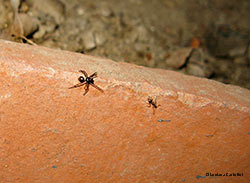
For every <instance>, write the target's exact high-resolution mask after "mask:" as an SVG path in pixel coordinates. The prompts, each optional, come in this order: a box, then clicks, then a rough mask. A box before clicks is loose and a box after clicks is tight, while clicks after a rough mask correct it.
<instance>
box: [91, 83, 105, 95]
mask: <svg viewBox="0 0 250 183" xmlns="http://www.w3.org/2000/svg"><path fill="white" fill-rule="evenodd" d="M90 84H91V85H92V86H93V87H94V88H96V89H97V90H99V91H100V92H102V93H104V91H103V90H102V89H101V88H99V87H98V86H96V85H95V84H93V83H90Z"/></svg>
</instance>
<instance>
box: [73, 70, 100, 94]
mask: <svg viewBox="0 0 250 183" xmlns="http://www.w3.org/2000/svg"><path fill="white" fill-rule="evenodd" d="M79 72H81V73H83V74H84V76H85V77H86V78H84V77H83V76H80V77H79V78H78V81H79V82H80V83H78V84H76V85H74V86H72V87H69V89H72V88H77V87H81V86H83V85H85V86H84V90H85V92H84V93H83V95H86V94H87V93H88V91H89V85H91V86H93V87H94V88H96V89H97V90H99V91H100V92H102V93H103V92H104V91H103V90H102V89H101V88H99V87H98V86H96V85H95V84H94V78H96V77H97V72H95V73H93V74H91V75H90V76H88V74H87V72H86V71H84V70H80V71H79Z"/></svg>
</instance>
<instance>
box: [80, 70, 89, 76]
mask: <svg viewBox="0 0 250 183" xmlns="http://www.w3.org/2000/svg"><path fill="white" fill-rule="evenodd" d="M79 72H81V73H83V74H84V76H85V77H88V74H87V72H86V71H85V70H79Z"/></svg>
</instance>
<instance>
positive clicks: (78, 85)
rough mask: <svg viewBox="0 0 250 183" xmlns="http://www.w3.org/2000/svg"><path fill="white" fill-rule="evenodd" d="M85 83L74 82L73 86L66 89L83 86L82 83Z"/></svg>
mask: <svg viewBox="0 0 250 183" xmlns="http://www.w3.org/2000/svg"><path fill="white" fill-rule="evenodd" d="M85 84H86V83H78V84H76V85H74V86H71V87H69V88H68V89H72V88H77V87H80V86H83V85H85Z"/></svg>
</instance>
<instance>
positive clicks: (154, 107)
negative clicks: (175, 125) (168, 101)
mask: <svg viewBox="0 0 250 183" xmlns="http://www.w3.org/2000/svg"><path fill="white" fill-rule="evenodd" d="M148 104H149V105H148V107H151V106H152V107H153V114H155V109H156V108H157V107H159V106H161V105H157V101H156V98H155V100H153V98H152V97H148Z"/></svg>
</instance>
